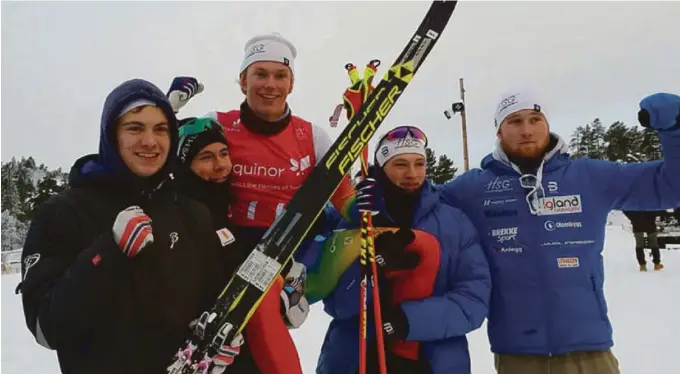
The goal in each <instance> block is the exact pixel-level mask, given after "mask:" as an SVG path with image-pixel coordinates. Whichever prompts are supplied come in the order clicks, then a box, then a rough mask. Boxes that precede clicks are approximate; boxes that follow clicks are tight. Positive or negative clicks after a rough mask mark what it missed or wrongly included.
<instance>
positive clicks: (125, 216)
mask: <svg viewBox="0 0 680 374" xmlns="http://www.w3.org/2000/svg"><path fill="white" fill-rule="evenodd" d="M113 239H114V240H115V241H116V243H117V244H118V247H119V248H120V250H121V251H123V253H124V254H125V255H126V256H128V257H135V256H136V255H137V254H138V253H139V252H140V251H141V250H142V249H143V248H144V247H146V246H147V245H149V244H151V243H153V233H152V232H151V218H149V216H147V215H146V213H144V211H143V210H142V208H140V207H138V206H131V207H128V208H126V209H125V210H122V211H121V212H120V213H118V216H117V217H116V221H115V222H114V223H113Z"/></svg>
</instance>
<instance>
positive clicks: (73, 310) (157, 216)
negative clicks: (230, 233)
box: [21, 155, 224, 374]
mask: <svg viewBox="0 0 680 374" xmlns="http://www.w3.org/2000/svg"><path fill="white" fill-rule="evenodd" d="M95 158H96V156H94V155H93V156H89V157H84V158H82V159H80V160H79V161H77V162H76V164H75V165H74V167H73V169H72V170H71V174H70V189H68V190H67V191H65V192H63V193H61V194H59V195H57V196H54V197H53V198H51V199H50V200H48V201H47V202H46V203H45V204H43V205H42V206H41V207H40V208H39V209H38V210H37V212H36V214H35V217H34V219H33V221H32V222H31V226H30V229H29V231H28V234H27V238H26V243H25V246H24V252H23V254H22V262H23V264H22V274H23V282H22V285H21V287H22V293H23V295H22V301H23V306H24V314H25V317H26V323H27V325H28V327H29V329H30V330H31V332H32V333H33V334H34V336H36V340H37V341H38V342H39V343H41V344H42V345H44V346H46V347H49V348H51V349H55V350H56V351H57V355H58V358H59V364H60V366H61V370H62V372H63V373H68V374H71V373H75V374H77V373H112V374H113V373H115V374H120V373H140V374H141V373H144V374H151V373H159V374H161V373H165V368H166V366H167V365H168V364H169V363H170V360H171V359H172V357H173V356H174V354H175V353H176V352H177V350H178V349H179V348H180V346H182V344H183V343H184V340H185V338H186V336H187V333H189V328H188V325H189V323H190V322H191V321H192V320H193V319H194V318H197V317H198V316H199V315H200V314H201V312H203V311H204V310H205V309H207V308H209V307H210V306H211V305H212V303H213V301H214V299H215V297H216V296H217V293H218V291H219V288H220V286H221V283H222V279H223V278H224V274H223V270H222V269H220V267H219V264H218V261H216V258H217V257H216V256H217V253H218V252H217V251H218V250H219V248H216V246H215V243H216V241H215V240H214V237H215V236H216V234H215V231H214V230H213V229H212V225H211V222H210V213H209V212H208V210H207V209H206V208H205V207H204V206H203V205H201V204H199V203H197V202H195V201H194V200H192V199H189V198H186V197H183V195H180V194H177V193H176V191H175V189H174V188H173V182H172V181H170V180H163V181H161V182H159V185H158V186H159V187H157V188H156V189H151V188H147V189H145V188H141V189H140V187H141V185H139V184H138V183H135V181H134V180H127V179H126V178H119V177H116V178H114V177H111V176H109V175H107V174H99V175H97V174H94V175H90V174H88V175H87V176H84V175H82V174H81V169H82V167H83V165H84V164H85V163H86V161H91V160H93V159H95ZM131 205H138V206H140V207H141V208H142V209H143V210H144V212H145V213H146V214H147V215H149V217H151V219H152V224H151V225H152V230H153V236H154V242H153V243H152V244H151V245H149V246H147V247H145V248H144V249H142V251H141V252H140V253H139V254H138V255H137V256H136V257H134V258H127V257H126V256H124V255H123V254H122V252H121V250H120V249H119V248H118V246H117V244H116V243H115V241H114V239H113V234H112V226H113V223H114V221H115V219H116V216H117V214H118V213H119V212H120V211H121V210H123V209H125V208H127V207H129V206H131ZM26 264H28V265H30V266H28V267H27V266H26Z"/></svg>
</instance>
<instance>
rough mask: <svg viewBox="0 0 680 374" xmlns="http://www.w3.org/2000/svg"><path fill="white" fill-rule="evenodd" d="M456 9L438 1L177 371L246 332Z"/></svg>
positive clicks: (190, 368) (206, 317)
mask: <svg viewBox="0 0 680 374" xmlns="http://www.w3.org/2000/svg"><path fill="white" fill-rule="evenodd" d="M456 4H457V1H434V2H433V3H432V5H431V6H430V8H429V10H428V12H427V14H426V15H425V17H424V19H423V21H422V22H421V24H420V26H419V27H418V29H417V30H416V32H415V33H414V35H413V36H412V37H411V38H410V39H409V41H408V44H407V45H406V47H405V48H404V50H403V51H402V52H401V54H400V55H399V57H398V58H397V59H396V61H395V63H394V64H393V65H392V66H391V67H390V69H389V71H388V72H387V73H386V74H385V75H384V77H383V78H382V80H381V81H380V83H379V84H378V85H377V86H376V87H375V90H374V91H373V92H372V93H371V94H370V95H369V97H368V99H367V101H366V102H365V103H364V104H363V105H362V106H361V109H360V110H359V113H356V115H355V116H354V117H353V118H352V120H351V121H349V123H348V124H347V127H346V128H345V129H344V130H343V131H342V133H341V134H340V136H339V137H338V138H337V139H336V140H335V142H334V143H333V145H332V146H331V147H330V149H329V150H328V152H327V153H326V155H324V157H323V158H322V159H321V160H320V161H319V162H318V164H317V166H316V167H315V168H314V169H313V170H312V172H311V174H310V175H309V177H308V178H307V180H306V181H305V183H304V184H303V185H302V186H301V187H300V189H299V190H298V191H297V192H296V193H295V194H294V195H293V198H292V199H291V200H290V202H288V204H287V205H286V206H285V208H284V209H283V210H282V211H281V213H279V215H278V216H277V218H276V220H275V221H274V222H273V224H272V225H271V226H270V228H269V229H268V230H267V232H266V233H265V234H264V236H263V237H262V239H261V240H260V242H259V243H258V244H257V245H256V246H255V248H254V249H253V251H252V252H251V253H250V255H249V256H248V258H247V259H246V260H245V261H244V262H243V264H241V266H240V268H239V269H238V270H237V271H236V273H235V274H234V275H233V276H232V278H231V280H230V281H229V282H228V283H227V285H226V287H225V288H224V289H223V291H222V292H221V293H220V295H219V296H218V298H217V301H216V302H215V304H214V306H213V307H212V308H211V309H210V310H208V311H205V312H203V314H202V315H201V317H200V318H199V321H198V323H197V325H196V328H195V329H194V331H193V333H192V335H191V336H190V337H189V338H188V339H187V341H186V342H185V344H184V345H183V346H182V347H180V348H179V350H178V352H177V354H176V355H175V356H174V357H173V358H172V361H171V362H170V363H169V366H168V368H167V371H168V372H169V373H171V374H180V373H182V374H184V373H202V374H204V373H208V372H209V370H210V369H211V368H212V366H213V363H212V357H214V355H215V354H216V353H217V351H218V349H219V348H220V347H221V346H223V345H228V343H229V342H231V341H232V340H233V338H234V337H235V336H236V335H237V334H239V333H241V332H242V331H243V329H244V328H245V326H246V324H247V323H248V320H249V319H250V317H251V316H252V315H253V313H254V312H255V310H256V309H257V307H258V306H259V304H260V302H261V300H262V298H263V297H264V295H265V294H266V292H267V291H268V290H269V287H270V286H271V285H272V283H273V282H274V281H275V279H276V277H278V276H279V274H280V273H281V270H282V269H283V267H284V266H285V265H286V263H288V261H289V260H290V259H291V258H292V257H293V254H294V253H295V251H296V250H297V247H298V246H299V245H300V243H301V242H302V240H303V239H304V237H305V236H306V235H307V233H308V231H309V230H310V228H311V226H312V225H313V224H314V222H315V221H316V219H317V218H318V216H319V215H320V214H321V212H322V210H323V207H324V206H325V204H326V203H327V201H328V200H329V199H330V197H331V196H332V194H333V193H334V192H335V190H336V189H337V188H338V186H339V185H340V183H341V181H342V179H343V178H344V177H345V175H346V174H347V172H349V171H350V167H351V166H352V164H353V163H354V162H355V161H356V159H357V158H358V157H359V156H360V154H361V152H362V151H363V149H364V148H365V147H366V146H367V145H368V142H369V141H370V140H371V138H372V137H373V135H374V134H375V132H376V130H377V129H378V127H379V126H380V125H381V124H382V122H383V121H384V119H385V118H386V117H387V115H388V114H389V112H390V111H391V109H392V107H393V106H394V103H395V102H396V101H397V99H399V97H400V96H401V95H402V93H403V92H404V90H405V89H406V87H407V86H408V84H409V83H410V82H411V80H412V79H413V76H414V75H415V74H416V72H417V71H418V69H419V68H420V66H421V65H422V63H423V62H424V61H425V58H426V57H427V56H428V55H429V53H430V52H431V51H432V49H433V47H434V46H435V44H436V43H437V41H438V40H439V38H440V35H441V33H442V32H443V31H444V29H445V28H446V25H447V24H448V22H449V19H450V18H451V15H452V14H453V11H454V9H455V7H456ZM236 359H238V358H236Z"/></svg>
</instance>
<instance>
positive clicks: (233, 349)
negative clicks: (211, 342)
mask: <svg viewBox="0 0 680 374" xmlns="http://www.w3.org/2000/svg"><path fill="white" fill-rule="evenodd" d="M232 328H233V327H232V325H231V324H230V323H226V324H225V325H224V326H222V328H221V329H220V332H219V334H218V336H217V337H216V338H215V339H219V338H220V337H222V336H226V335H227V334H228V333H229V331H231V329H232ZM243 343H245V339H243V335H242V334H240V333H239V334H238V335H236V336H235V337H234V339H232V340H231V342H229V343H226V342H222V345H220V349H218V350H217V354H215V356H213V358H212V362H213V367H212V369H211V370H210V374H222V373H224V371H225V370H226V369H227V366H229V365H231V364H233V363H234V359H235V358H236V356H238V355H239V353H241V346H242V345H243Z"/></svg>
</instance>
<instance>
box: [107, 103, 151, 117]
mask: <svg viewBox="0 0 680 374" xmlns="http://www.w3.org/2000/svg"><path fill="white" fill-rule="evenodd" d="M140 106H156V103H154V102H153V101H151V100H147V99H139V100H135V101H131V102H130V103H129V104H128V105H126V106H124V107H123V109H121V111H120V112H118V116H116V119H118V118H120V117H122V116H123V114H125V113H127V112H129V111H131V110H132V109H135V108H139V107H140Z"/></svg>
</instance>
